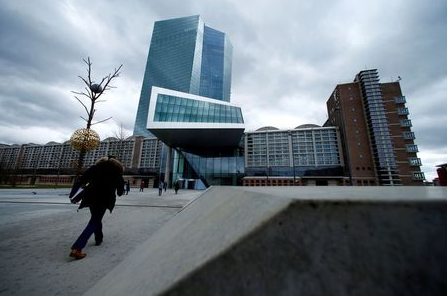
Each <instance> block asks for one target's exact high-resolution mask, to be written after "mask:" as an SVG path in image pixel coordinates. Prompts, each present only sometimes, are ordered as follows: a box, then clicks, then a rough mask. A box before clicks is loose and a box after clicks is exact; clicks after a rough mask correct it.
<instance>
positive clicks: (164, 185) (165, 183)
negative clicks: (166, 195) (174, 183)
mask: <svg viewBox="0 0 448 297" xmlns="http://www.w3.org/2000/svg"><path fill="white" fill-rule="evenodd" d="M167 184H168V183H167V182H164V183H163V190H164V191H165V192H166V185H167Z"/></svg>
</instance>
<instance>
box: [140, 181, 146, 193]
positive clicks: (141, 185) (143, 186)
mask: <svg viewBox="0 0 448 297" xmlns="http://www.w3.org/2000/svg"><path fill="white" fill-rule="evenodd" d="M144 188H145V182H144V181H142V182H141V183H140V192H143V189H144Z"/></svg>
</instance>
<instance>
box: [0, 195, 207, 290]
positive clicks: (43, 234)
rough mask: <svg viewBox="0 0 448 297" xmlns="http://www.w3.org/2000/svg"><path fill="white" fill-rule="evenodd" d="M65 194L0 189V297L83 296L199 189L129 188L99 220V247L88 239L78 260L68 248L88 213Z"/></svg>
mask: <svg viewBox="0 0 448 297" xmlns="http://www.w3.org/2000/svg"><path fill="white" fill-rule="evenodd" d="M68 193H69V189H0V235H1V236H0V250H1V251H2V253H1V255H2V256H1V257H0V270H1V271H2V273H1V274H0V295H82V294H83V293H85V292H86V291H87V290H88V289H89V288H91V287H92V286H93V285H94V284H95V283H96V282H97V281H98V280H100V279H101V278H102V277H103V276H105V275H106V274H107V273H108V272H109V271H110V270H111V269H112V268H114V267H115V266H116V265H118V264H119V263H120V262H122V261H123V260H124V259H125V258H126V257H127V256H128V255H129V254H130V253H131V252H132V251H134V250H135V249H136V248H137V247H138V246H139V245H140V244H141V243H143V242H145V241H147V240H148V239H149V238H150V237H151V236H152V235H153V234H154V233H156V232H157V230H158V229H159V228H160V227H161V226H162V225H164V224H165V223H166V222H167V221H169V220H170V219H171V218H173V217H174V216H176V215H177V214H178V213H179V212H180V211H182V209H183V208H185V207H186V205H188V203H190V202H191V201H193V200H194V199H195V198H197V197H198V196H199V195H201V194H202V193H203V191H196V190H179V193H178V194H177V195H176V194H175V193H174V190H171V189H168V190H167V191H166V192H163V193H162V195H161V196H159V195H158V189H145V190H144V191H143V192H140V191H139V189H131V191H130V193H129V195H123V196H122V197H119V198H118V199H117V204H116V207H115V209H114V211H113V212H112V214H110V213H109V212H107V213H106V215H105V216H104V219H103V232H104V242H103V244H102V245H101V246H95V245H94V239H93V237H92V238H91V239H90V241H89V242H88V244H87V246H86V248H85V249H84V250H83V251H84V252H86V253H87V257H86V258H84V259H82V260H78V261H75V260H73V259H72V258H70V257H69V256H68V255H69V252H70V247H71V245H72V244H73V242H74V241H75V240H76V238H77V237H78V236H79V234H80V233H81V231H82V230H83V229H84V227H85V225H86V224H87V222H88V220H89V217H90V215H89V211H88V210H87V209H82V210H79V211H77V209H78V206H77V205H73V204H71V203H70V202H69V198H68ZM129 277H132V275H130V276H129Z"/></svg>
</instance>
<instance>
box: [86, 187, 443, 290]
mask: <svg viewBox="0 0 448 297" xmlns="http://www.w3.org/2000/svg"><path fill="white" fill-rule="evenodd" d="M446 214H447V209H446V188H441V187H393V188H389V187H316V188H315V187H278V188H276V187H272V188H242V187H214V188H212V189H209V190H208V191H207V192H206V193H204V195H202V196H200V197H199V198H197V199H196V200H195V201H194V202H193V203H191V204H189V205H188V207H186V208H185V209H184V210H182V211H181V212H180V213H179V214H178V215H177V216H175V217H174V218H173V219H172V220H170V221H169V222H168V223H167V224H165V225H164V226H163V227H162V228H161V229H159V231H158V232H157V233H156V234H154V235H153V236H152V237H151V238H150V239H149V240H148V241H147V242H145V243H144V244H142V245H141V246H139V247H138V248H137V249H136V250H135V251H134V252H133V253H132V254H131V255H129V257H128V258H127V259H126V260H124V261H123V262H122V263H120V264H119V265H118V266H117V267H116V268H115V269H113V270H112V271H111V272H110V273H109V274H108V275H106V276H105V277H104V278H103V279H102V280H101V281H100V282H98V283H97V284H96V285H95V286H94V287H92V288H91V289H90V290H89V291H87V292H86V295H446V288H447V283H446V279H447V274H446V272H447V266H446V264H447V253H446V245H447V237H446V234H447V230H446V226H447V218H446Z"/></svg>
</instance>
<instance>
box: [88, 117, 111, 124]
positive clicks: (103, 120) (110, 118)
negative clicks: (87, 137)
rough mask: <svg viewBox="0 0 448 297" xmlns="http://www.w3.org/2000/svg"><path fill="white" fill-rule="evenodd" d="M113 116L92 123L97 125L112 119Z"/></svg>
mask: <svg viewBox="0 0 448 297" xmlns="http://www.w3.org/2000/svg"><path fill="white" fill-rule="evenodd" d="M111 118H112V117H108V118H107V119H105V120H102V121H99V122H96V123H93V124H92V126H93V125H96V124H99V123H103V122H105V121H108V120H110V119H111Z"/></svg>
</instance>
